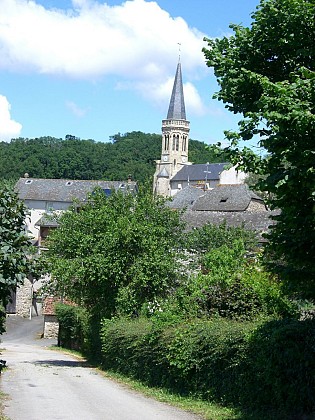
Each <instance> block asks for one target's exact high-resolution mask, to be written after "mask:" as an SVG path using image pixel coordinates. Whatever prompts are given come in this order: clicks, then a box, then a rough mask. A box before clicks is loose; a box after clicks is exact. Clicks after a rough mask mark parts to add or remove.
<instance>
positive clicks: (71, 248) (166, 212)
mask: <svg viewBox="0 0 315 420" xmlns="http://www.w3.org/2000/svg"><path fill="white" fill-rule="evenodd" d="M59 223H60V226H59V228H58V229H57V230H56V231H55V232H53V233H52V234H51V236H50V240H49V251H47V256H48V259H49V262H50V269H51V273H52V276H53V279H55V280H54V284H53V287H54V288H55V292H57V293H60V294H63V295H64V296H66V297H68V298H70V299H71V300H72V301H74V302H76V303H78V304H80V305H82V306H84V307H85V308H87V309H88V310H89V311H90V312H91V313H92V314H97V315H98V316H100V317H101V316H105V317H111V316H112V315H114V314H115V313H117V312H124V313H129V314H130V313H133V312H134V311H138V310H139V309H140V308H141V305H142V304H143V303H144V302H148V301H153V300H154V299H156V298H158V297H161V296H164V295H166V294H167V293H168V292H169V290H170V288H171V287H172V286H174V284H175V283H176V279H177V273H176V267H177V262H176V261H177V260H176V257H177V255H178V253H177V251H178V247H179V241H180V238H181V232H182V228H181V222H180V218H179V214H178V213H177V212H174V211H172V210H170V209H169V208H168V207H166V206H164V201H163V200H162V199H160V198H153V197H152V195H151V191H150V188H149V191H148V192H147V191H145V192H143V191H142V192H140V193H139V195H138V196H137V197H134V196H133V195H131V194H125V195H123V194H122V193H115V192H113V193H112V194H111V195H110V196H109V197H106V196H105V194H103V192H102V191H96V192H95V193H94V194H93V195H91V197H90V199H89V201H88V203H86V204H85V205H84V206H83V207H82V208H81V209H80V211H79V212H77V211H75V209H72V210H71V211H67V212H65V213H64V214H63V215H62V216H61V217H60V219H59Z"/></svg>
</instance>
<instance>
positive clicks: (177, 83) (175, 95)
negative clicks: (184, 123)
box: [167, 61, 186, 120]
mask: <svg viewBox="0 0 315 420" xmlns="http://www.w3.org/2000/svg"><path fill="white" fill-rule="evenodd" d="M167 119H168V120H186V111H185V101H184V90H183V82H182V70H181V65H180V61H179V62H178V64H177V70H176V75H175V80H174V85H173V90H172V96H171V100H170V105H169V108H168V113H167Z"/></svg>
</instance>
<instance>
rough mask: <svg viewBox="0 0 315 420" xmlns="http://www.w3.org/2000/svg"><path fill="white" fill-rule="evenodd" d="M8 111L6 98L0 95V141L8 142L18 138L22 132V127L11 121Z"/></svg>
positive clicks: (8, 106) (9, 106) (9, 108)
mask: <svg viewBox="0 0 315 420" xmlns="http://www.w3.org/2000/svg"><path fill="white" fill-rule="evenodd" d="M10 110H11V105H10V104H9V102H8V100H7V98H6V97H5V96H3V95H0V141H10V140H11V139H12V138H14V137H18V136H19V135H20V133H21V130H22V125H21V124H20V123H18V122H16V121H14V120H12V119H11V115H10Z"/></svg>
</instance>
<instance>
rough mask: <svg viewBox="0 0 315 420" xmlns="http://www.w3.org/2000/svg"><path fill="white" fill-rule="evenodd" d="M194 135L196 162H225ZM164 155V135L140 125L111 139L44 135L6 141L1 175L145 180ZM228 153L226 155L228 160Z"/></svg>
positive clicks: (0, 153)
mask: <svg viewBox="0 0 315 420" xmlns="http://www.w3.org/2000/svg"><path fill="white" fill-rule="evenodd" d="M205 146H206V144H205V143H203V142H200V141H197V140H190V146H189V159H190V160H191V161H192V162H194V163H206V162H222V161H224V156H220V154H219V155H217V154H215V153H214V152H213V151H208V150H206V148H205ZM160 156H161V135H159V134H146V133H142V132H140V131H134V132H131V133H126V134H120V133H118V134H116V135H114V136H112V137H111V142H109V143H102V142H96V141H94V140H90V139H89V140H80V139H78V138H74V137H72V136H66V139H65V140H63V139H57V138H54V137H49V136H46V137H39V138H34V139H28V138H21V137H20V138H17V139H12V140H11V142H10V143H5V142H0V179H1V178H2V179H18V178H20V177H21V176H23V175H24V174H25V173H26V172H27V173H28V174H29V176H30V177H34V178H65V179H106V180H120V179H127V177H128V175H129V174H130V175H131V176H132V178H133V179H134V180H136V181H139V182H142V181H144V180H145V179H147V178H149V177H151V176H153V174H154V170H155V160H157V159H159V158H160ZM222 159H223V160H222Z"/></svg>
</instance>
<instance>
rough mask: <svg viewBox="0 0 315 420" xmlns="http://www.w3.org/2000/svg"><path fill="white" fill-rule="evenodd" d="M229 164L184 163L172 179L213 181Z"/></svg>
mask: <svg viewBox="0 0 315 420" xmlns="http://www.w3.org/2000/svg"><path fill="white" fill-rule="evenodd" d="M227 165H229V164H228V163H209V164H206V163H201V164H195V165H185V166H183V168H182V169H180V170H179V171H178V172H177V174H176V175H174V176H173V178H172V181H187V180H189V181H205V180H208V181H214V180H219V179H220V175H221V172H222V171H224V170H225V168H226V167H227Z"/></svg>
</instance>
